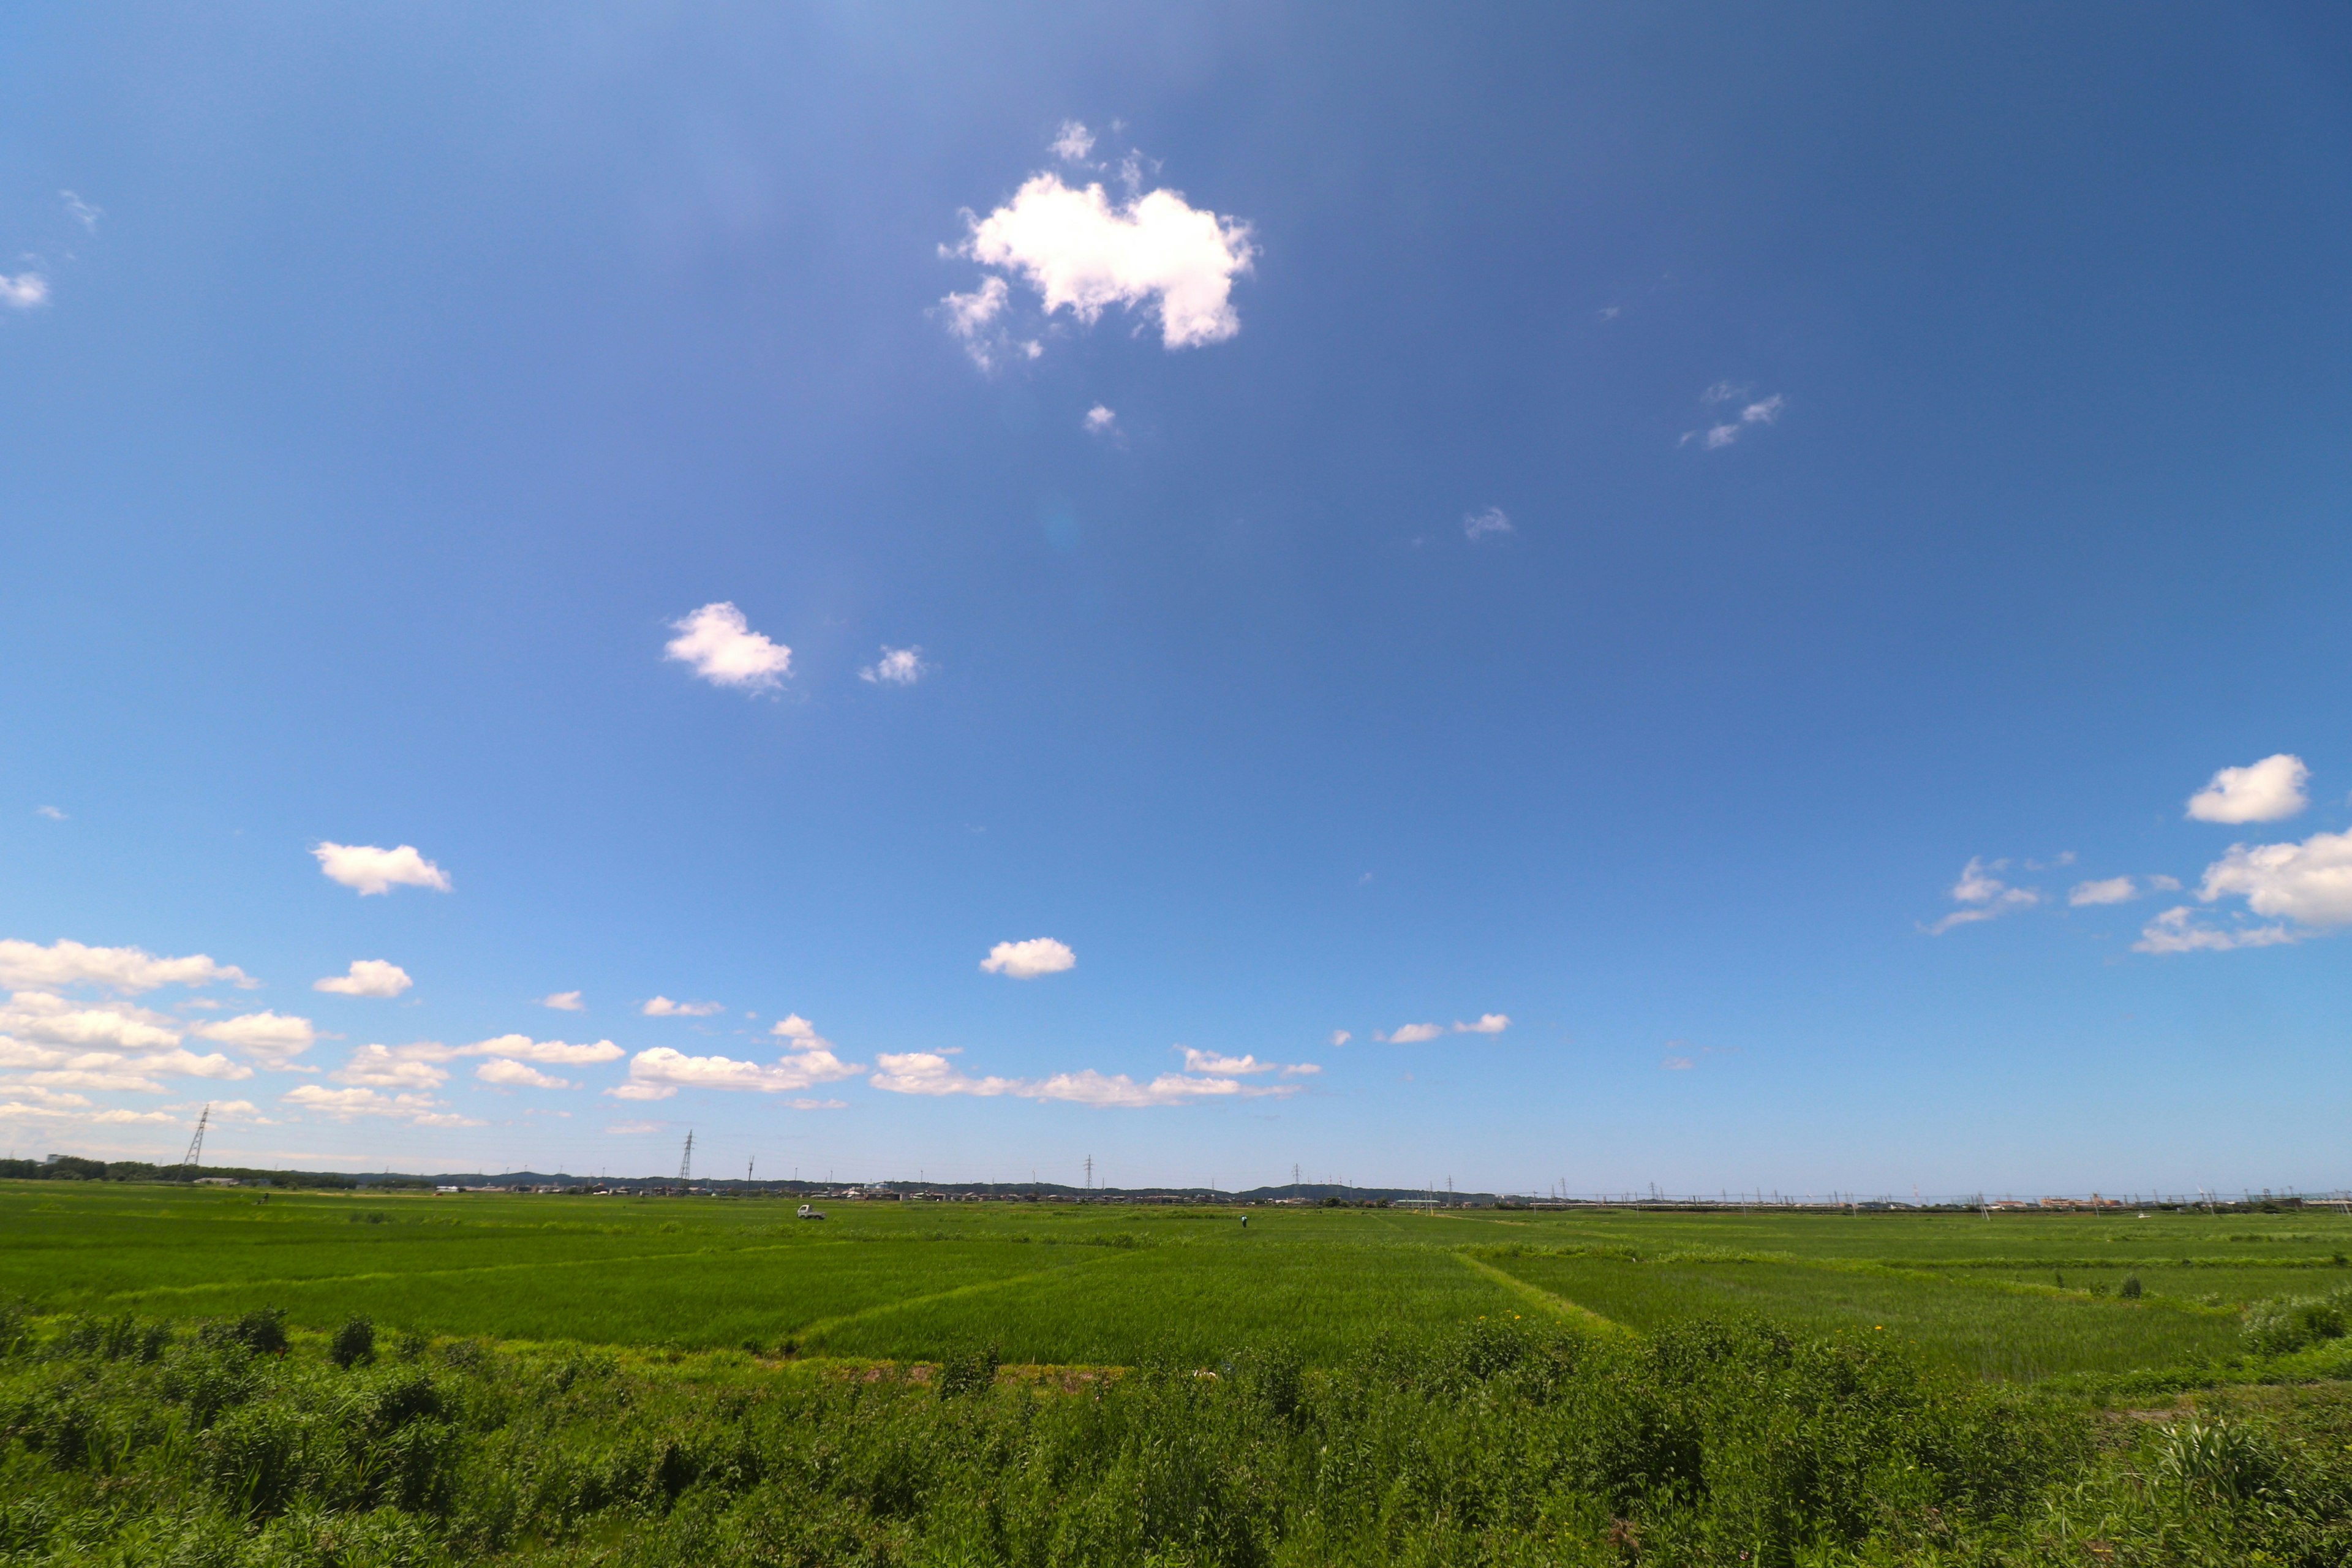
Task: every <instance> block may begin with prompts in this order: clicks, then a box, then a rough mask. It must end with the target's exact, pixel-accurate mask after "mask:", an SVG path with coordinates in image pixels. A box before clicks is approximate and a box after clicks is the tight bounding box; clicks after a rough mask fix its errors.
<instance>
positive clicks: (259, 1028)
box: [189, 1011, 319, 1067]
mask: <svg viewBox="0 0 2352 1568" xmlns="http://www.w3.org/2000/svg"><path fill="white" fill-rule="evenodd" d="M189 1033H191V1034H194V1035H201V1036H203V1037H205V1039H207V1040H218V1041H219V1042H220V1043H221V1044H222V1045H225V1046H233V1047H236V1048H237V1049H238V1050H241V1051H243V1052H245V1053H246V1054H247V1056H251V1057H257V1058H261V1059H262V1061H263V1062H264V1063H265V1064H267V1065H268V1066H271V1067H277V1066H282V1065H283V1064H284V1063H286V1062H289V1061H291V1060H292V1059H293V1058H296V1057H299V1056H300V1055H301V1054H302V1053H303V1052H304V1051H307V1050H309V1049H310V1047H311V1046H313V1045H314V1044H316V1043H317V1042H318V1038H319V1032H318V1031H317V1030H316V1029H314V1028H312V1027H311V1026H310V1019H308V1018H296V1017H289V1016H284V1015H281V1014H278V1013H276V1012H272V1011H265V1012H260V1013H246V1014H241V1015H239V1016H236V1017H234V1018H223V1019H221V1020H220V1021H219V1022H218V1023H214V1024H198V1025H196V1026H195V1027H194V1028H193V1029H191V1030H190V1031H189Z"/></svg>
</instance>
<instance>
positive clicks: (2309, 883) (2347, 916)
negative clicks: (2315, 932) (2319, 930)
mask: <svg viewBox="0 0 2352 1568" xmlns="http://www.w3.org/2000/svg"><path fill="white" fill-rule="evenodd" d="M2231 895H2234V896H2237V897H2240V898H2242V899H2244V900H2246V907H2247V908H2248V909H2250V910H2252V911H2253V912H2254V913H2256V914H2258V915H2263V916H2267V917H2271V918H2275V919H2285V920H2291V921H2300V922H2301V923H2303V924H2305V925H2310V926H2340V925H2352V832H2345V833H2315V834H2313V835H2312V836H2311V837H2308V838H2306V839H2305V840H2304V841H2303V842H2302V843H2300V844H2233V845H2231V847H2230V852H2229V853H2228V854H2226V855H2224V856H2222V857H2221V859H2219V860H2216V861H2214V862H2213V864H2211V865H2210V866H2208V867H2207V868H2205V885H2204V886H2203V887H2202V888H2200V889H2198V897H2200V898H2201V899H2204V900H2207V901H2209V902H2210V901H2211V900H2215V899H2219V898H2223V897H2226V896H2231Z"/></svg>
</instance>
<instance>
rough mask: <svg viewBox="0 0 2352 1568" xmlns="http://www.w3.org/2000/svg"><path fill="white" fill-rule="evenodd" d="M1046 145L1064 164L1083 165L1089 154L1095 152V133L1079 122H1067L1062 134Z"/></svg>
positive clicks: (1063, 124) (1063, 126)
mask: <svg viewBox="0 0 2352 1568" xmlns="http://www.w3.org/2000/svg"><path fill="white" fill-rule="evenodd" d="M1046 145H1047V150H1048V151H1049V152H1051V153H1053V154H1054V156H1055V157H1056V158H1059V159H1060V160H1061V161H1062V162H1063V163H1084V162H1086V158H1087V153H1092V152H1093V151H1094V150H1095V133H1094V132H1091V131H1089V130H1087V128H1086V127H1085V126H1084V125H1083V124H1081V123H1079V122H1078V121H1075V120H1065V121H1062V129H1061V132H1060V133H1059V134H1057V135H1056V136H1055V138H1054V140H1053V141H1052V142H1048V143H1047V144H1046Z"/></svg>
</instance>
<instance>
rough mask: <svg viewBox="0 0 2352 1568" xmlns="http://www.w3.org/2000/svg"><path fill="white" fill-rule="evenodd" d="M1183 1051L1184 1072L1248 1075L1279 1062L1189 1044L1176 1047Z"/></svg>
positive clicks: (1275, 1066) (1275, 1065)
mask: <svg viewBox="0 0 2352 1568" xmlns="http://www.w3.org/2000/svg"><path fill="white" fill-rule="evenodd" d="M1177 1048H1178V1049H1180V1050H1181V1051H1182V1052H1183V1053H1184V1070H1185V1071H1186V1072H1208V1073H1220V1074H1234V1075H1238V1076H1241V1077H1244V1078H1245V1077H1248V1076H1249V1075H1250V1074H1253V1073H1262V1072H1272V1071H1274V1070H1275V1069H1276V1068H1278V1067H1280V1066H1281V1065H1282V1064H1281V1063H1280V1062H1262V1061H1260V1060H1258V1059H1257V1058H1255V1057H1254V1056H1244V1057H1228V1056H1220V1055H1218V1054H1217V1053H1216V1052H1214V1051H1196V1050H1194V1049H1193V1048H1192V1047H1190V1046H1180V1047H1177Z"/></svg>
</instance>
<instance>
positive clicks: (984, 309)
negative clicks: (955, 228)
mask: <svg viewBox="0 0 2352 1568" xmlns="http://www.w3.org/2000/svg"><path fill="white" fill-rule="evenodd" d="M942 248H944V247H942ZM1012 297H1013V291H1012V289H1009V288H1008V287H1007V286H1006V285H1005V281H1004V279H1002V278H996V277H990V278H987V279H982V282H981V285H980V287H979V288H977V289H973V290H972V291H971V293H969V294H950V295H949V296H948V297H947V298H946V299H944V300H940V303H939V313H940V314H942V315H944V316H945V317H946V318H947V323H948V331H950V332H952V333H954V334H955V336H956V339H957V341H958V342H961V343H962V344H963V352H964V353H968V354H970V355H971V362H972V363H974V364H976V365H978V366H980V368H981V369H982V370H994V369H995V368H996V366H997V362H998V361H999V359H1000V358H1002V357H1003V356H1005V355H1009V354H1017V355H1018V356H1019V357H1020V358H1023V359H1035V358H1036V357H1037V356H1038V355H1039V354H1041V353H1045V345H1044V344H1042V343H1039V342H1036V341H1035V340H1034V339H1027V340H1016V339H1015V338H1014V337H1013V334H1012V333H1011V332H1009V331H1005V330H1004V329H1003V328H1002V327H1000V326H997V325H996V324H995V323H996V322H997V321H998V320H999V319H1000V318H1001V317H1002V316H1003V314H1004V307H1005V304H1006V302H1007V301H1008V300H1011V299H1012Z"/></svg>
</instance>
